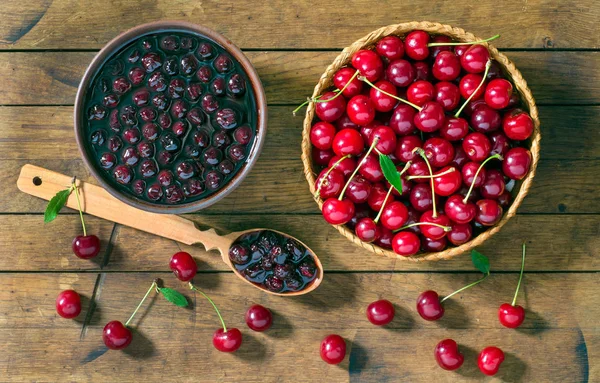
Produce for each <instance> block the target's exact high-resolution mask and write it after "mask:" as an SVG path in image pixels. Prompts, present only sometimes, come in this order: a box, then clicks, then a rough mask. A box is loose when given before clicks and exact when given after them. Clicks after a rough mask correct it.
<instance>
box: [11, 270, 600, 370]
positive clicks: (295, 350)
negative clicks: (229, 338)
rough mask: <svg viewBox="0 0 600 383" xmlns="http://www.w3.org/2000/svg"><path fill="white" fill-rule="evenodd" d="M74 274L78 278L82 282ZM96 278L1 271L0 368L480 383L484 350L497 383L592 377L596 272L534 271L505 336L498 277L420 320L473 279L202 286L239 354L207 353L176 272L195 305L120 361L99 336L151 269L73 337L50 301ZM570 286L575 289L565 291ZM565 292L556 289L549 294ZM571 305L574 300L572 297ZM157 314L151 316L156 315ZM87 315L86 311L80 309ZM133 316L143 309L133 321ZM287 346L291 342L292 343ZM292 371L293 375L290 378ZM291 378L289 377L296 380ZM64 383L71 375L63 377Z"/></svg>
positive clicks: (160, 315)
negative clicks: (254, 321)
mask: <svg viewBox="0 0 600 383" xmlns="http://www.w3.org/2000/svg"><path fill="white" fill-rule="evenodd" d="M76 277H77V278H79V279H77V280H76V281H75V282H73V281H74V278H76ZM93 277H95V276H94V275H85V276H77V275H72V274H70V275H69V278H71V280H65V279H64V276H63V275H56V274H53V275H47V274H35V275H33V274H2V275H0V281H1V282H2V284H3V286H4V287H5V288H3V289H2V290H0V302H1V303H2V304H1V305H0V337H1V339H2V340H3V342H0V373H2V376H3V377H9V378H8V379H9V380H13V381H31V380H49V381H63V380H69V379H70V380H76V381H95V380H99V379H106V378H107V376H108V375H107V374H112V371H115V370H116V371H119V377H120V380H122V381H135V380H138V379H139V378H140V377H141V376H143V377H144V379H146V380H150V381H153V380H158V379H162V380H165V379H166V380H171V379H174V380H178V381H181V380H184V381H187V380H189V381H192V380H194V381H197V380H198V378H199V377H201V380H208V381H216V380H226V381H231V380H233V379H236V377H239V374H241V373H243V374H244V380H245V381H252V382H253V381H257V382H258V381H261V382H262V381H269V382H270V381H281V379H282V377H284V376H297V374H298V373H299V372H300V371H301V376H302V381H322V378H323V376H327V377H328V378H329V380H333V381H336V382H337V381H349V380H351V381H356V380H361V381H364V380H368V379H371V380H377V381H386V380H387V381H401V380H409V381H431V376H432V374H435V376H436V381H442V382H446V381H448V382H450V381H452V382H454V381H479V380H481V378H482V377H483V376H482V375H481V373H479V372H478V370H477V368H476V367H475V365H476V355H477V353H478V352H479V350H481V349H482V348H483V347H485V346H488V345H496V346H499V347H501V348H502V349H503V350H504V351H505V352H506V354H507V358H506V361H505V364H503V366H502V368H501V372H500V374H499V375H498V377H499V378H501V379H503V380H507V381H595V380H597V379H598V378H599V376H598V367H597V363H598V359H597V356H598V353H599V352H600V331H599V329H598V325H597V320H596V319H597V316H598V315H600V311H599V308H598V307H600V305H598V291H597V290H598V286H597V283H596V276H595V274H563V278H561V279H559V278H556V276H555V275H554V274H552V275H548V274H536V275H527V276H526V277H525V285H524V291H523V292H522V297H521V300H520V302H521V304H523V305H524V306H525V307H526V308H527V313H528V317H527V319H526V321H525V322H524V324H523V326H522V327H521V328H520V329H519V330H509V329H506V328H503V327H501V325H500V324H499V323H498V320H497V314H496V310H497V307H498V305H499V304H500V303H501V302H504V301H507V300H508V299H509V298H510V296H511V295H512V291H513V288H514V285H515V283H516V279H517V275H494V276H492V277H491V278H490V280H489V281H486V282H485V283H484V284H482V285H480V286H478V287H476V288H474V289H472V290H471V291H469V292H468V293H467V292H465V293H464V294H463V295H462V296H461V298H456V299H453V301H452V302H451V303H448V304H447V305H446V315H445V316H444V318H443V319H442V320H440V321H438V322H426V321H424V320H422V319H421V318H420V317H418V315H417V314H416V312H415V308H414V301H415V299H416V296H417V295H418V293H419V292H420V291H421V290H424V289H426V288H433V289H436V290H438V291H450V290H451V289H454V288H457V287H459V286H461V285H462V284H463V283H466V282H468V281H472V280H473V279H474V278H475V276H474V275H472V274H467V275H465V274H458V275H457V274H441V275H439V274H438V275H421V274H338V275H330V276H328V278H327V279H326V280H325V282H324V283H323V285H322V286H321V288H319V289H318V290H316V291H315V292H314V293H313V294H311V295H309V296H305V297H300V298H298V299H285V298H283V299H282V298H278V297H270V296H267V295H266V294H263V293H261V292H259V291H258V290H255V289H248V287H247V285H244V284H241V283H237V282H236V281H234V280H233V279H234V278H235V277H233V276H232V275H230V274H216V275H210V276H202V279H199V280H198V285H199V287H201V288H203V289H204V290H205V291H206V292H207V293H208V294H209V295H211V297H212V298H213V299H214V300H215V301H216V303H217V304H218V305H219V306H220V308H221V311H222V314H223V316H224V318H225V320H226V321H227V323H228V325H229V326H230V327H238V328H239V329H240V330H241V331H242V332H243V334H244V343H243V344H242V347H241V348H240V350H238V352H236V353H235V354H232V355H230V354H223V353H219V352H217V351H216V350H215V349H214V348H213V346H212V344H211V335H212V332H213V331H214V330H215V329H216V328H217V327H218V321H217V318H216V315H215V314H214V312H213V311H212V310H211V308H210V306H209V305H208V303H207V302H206V301H204V300H203V298H201V296H200V295H197V296H194V295H193V294H192V293H191V292H189V290H188V289H187V288H185V287H184V286H183V285H179V284H178V282H177V281H176V280H175V278H174V277H173V276H169V277H167V276H165V277H164V280H165V281H164V282H165V284H166V285H169V286H171V287H175V288H177V289H178V290H180V291H182V292H184V294H186V295H187V296H188V297H189V298H190V300H191V302H192V308H191V309H181V308H177V307H175V306H173V305H171V304H169V303H167V302H166V301H165V300H164V299H162V298H158V299H156V300H154V301H152V304H147V305H146V307H144V308H143V309H142V311H141V312H140V314H142V315H140V316H139V317H138V318H137V319H136V320H134V324H135V325H136V326H137V329H136V330H134V341H133V343H132V344H131V346H130V347H129V348H128V349H127V350H126V351H124V352H116V351H108V352H105V349H104V347H103V345H102V340H101V332H102V327H103V326H104V324H105V323H106V322H108V321H110V320H121V321H125V320H126V319H127V317H128V316H129V315H130V313H131V312H132V310H133V308H134V307H135V306H136V304H137V302H138V300H139V299H140V297H141V296H142V295H143V294H144V292H145V291H146V288H147V286H149V284H150V283H151V281H152V279H153V278H154V277H156V275H155V274H107V275H106V279H105V281H104V282H103V283H102V284H101V286H100V288H99V289H98V290H97V292H96V303H97V308H96V310H95V311H94V314H93V315H92V316H91V320H90V324H89V325H88V326H87V329H86V331H85V332H84V337H83V338H82V339H79V335H80V331H81V323H78V322H77V321H71V320H64V319H61V318H59V317H57V315H56V314H55V313H54V311H53V310H54V302H53V301H54V299H53V298H54V296H55V294H57V293H58V292H59V291H60V290H62V289H64V288H69V287H71V285H72V284H74V285H75V286H74V287H75V288H76V289H78V290H80V291H81V292H82V293H84V295H85V294H88V291H89V289H90V288H91V287H93V284H94V282H93V279H94V278H93ZM565 285H568V286H569V289H564V288H563V287H564V286H565ZM549 291H561V294H554V293H550V294H549V293H548V292H549ZM379 297H385V298H387V299H390V300H391V301H392V302H393V303H394V304H395V305H396V309H397V310H396V319H395V320H394V321H393V322H392V323H391V324H389V325H388V326H386V328H377V327H374V326H373V325H371V324H370V323H369V322H368V321H367V320H366V318H365V317H364V309H365V307H366V306H367V305H368V303H370V302H371V301H373V300H376V299H378V298H379ZM575 297H576V299H574V298H575ZM253 303H260V304H263V305H265V306H267V307H269V308H270V309H271V310H273V312H274V313H275V317H274V324H273V327H272V328H271V329H270V330H269V331H267V332H265V333H262V334H261V333H255V332H252V331H250V330H249V329H248V328H247V327H246V326H245V324H244V317H243V313H244V312H245V310H246V308H247V307H248V306H250V305H251V304H253ZM148 306H149V307H148ZM84 312H85V309H84ZM138 315H139V314H138ZM329 333H338V334H340V335H342V336H343V337H344V338H346V340H347V342H348V353H347V355H348V356H347V357H346V360H345V361H344V362H343V363H342V364H341V365H340V367H339V368H336V367H332V366H328V365H326V364H325V363H323V362H322V361H321V360H320V358H319V355H318V347H319V342H320V340H321V339H322V338H323V337H324V336H325V335H327V334H329ZM448 337H451V338H454V339H455V340H456V341H457V342H459V344H460V345H461V348H462V350H463V352H464V353H465V357H466V361H465V364H464V366H463V367H462V368H461V369H460V370H459V371H458V372H456V373H451V372H444V371H442V370H439V369H438V368H439V367H437V366H436V363H435V361H434V358H433V349H434V347H435V344H436V343H437V342H438V341H440V340H441V339H444V338H448ZM292 340H293V341H292ZM290 366H294V368H293V369H292V370H290ZM290 374H291V375H290ZM67 378H68V379H67Z"/></svg>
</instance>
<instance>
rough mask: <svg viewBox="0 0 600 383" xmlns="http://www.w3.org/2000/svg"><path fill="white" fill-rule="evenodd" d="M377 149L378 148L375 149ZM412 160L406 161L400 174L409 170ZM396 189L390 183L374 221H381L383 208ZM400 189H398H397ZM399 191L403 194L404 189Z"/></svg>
mask: <svg viewBox="0 0 600 383" xmlns="http://www.w3.org/2000/svg"><path fill="white" fill-rule="evenodd" d="M375 150H377V149H375ZM410 163H411V162H410V161H408V162H407V163H406V165H404V168H402V170H401V171H400V172H399V174H400V176H402V174H404V172H406V171H407V170H408V168H409V167H410ZM394 189H396V187H395V186H394V185H392V184H390V188H389V190H388V192H387V194H386V195H385V198H384V199H383V203H382V204H381V209H379V213H377V217H375V219H374V220H373V222H375V223H377V222H379V218H380V217H381V213H383V208H384V207H385V204H386V203H387V201H388V198H389V197H390V194H392V190H394ZM396 190H398V189H396ZM398 193H400V194H402V190H398Z"/></svg>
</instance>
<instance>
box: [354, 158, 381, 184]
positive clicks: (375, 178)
mask: <svg viewBox="0 0 600 383" xmlns="http://www.w3.org/2000/svg"><path fill="white" fill-rule="evenodd" d="M358 163H359V164H360V168H359V169H358V172H359V173H360V174H361V175H362V176H363V177H365V178H366V179H367V180H369V181H371V182H379V181H381V180H383V171H382V170H381V165H380V164H379V155H378V154H375V153H370V154H369V155H368V156H366V157H365V156H361V157H360V158H359V160H358Z"/></svg>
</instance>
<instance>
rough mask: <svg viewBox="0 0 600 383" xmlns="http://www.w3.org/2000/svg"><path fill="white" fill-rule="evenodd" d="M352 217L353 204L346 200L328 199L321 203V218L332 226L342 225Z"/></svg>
mask: <svg viewBox="0 0 600 383" xmlns="http://www.w3.org/2000/svg"><path fill="white" fill-rule="evenodd" d="M353 216H354V204H353V203H352V201H350V200H348V199H344V200H341V201H340V200H338V199H337V198H328V199H327V200H325V202H324V203H323V217H324V218H325V220H326V221H327V222H329V223H330V224H332V225H343V224H345V223H347V222H348V221H350V220H351V219H352V217H353Z"/></svg>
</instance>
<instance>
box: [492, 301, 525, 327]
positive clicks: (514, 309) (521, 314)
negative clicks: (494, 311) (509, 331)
mask: <svg viewBox="0 0 600 383" xmlns="http://www.w3.org/2000/svg"><path fill="white" fill-rule="evenodd" d="M498 319H499V320H500V323H501V324H502V326H504V327H508V328H517V327H519V326H520V325H521V324H522V323H523V321H524V320H525V309H524V308H523V307H522V306H519V305H516V306H513V305H511V304H508V303H503V304H502V305H500V308H499V309H498Z"/></svg>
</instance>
